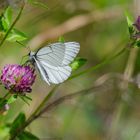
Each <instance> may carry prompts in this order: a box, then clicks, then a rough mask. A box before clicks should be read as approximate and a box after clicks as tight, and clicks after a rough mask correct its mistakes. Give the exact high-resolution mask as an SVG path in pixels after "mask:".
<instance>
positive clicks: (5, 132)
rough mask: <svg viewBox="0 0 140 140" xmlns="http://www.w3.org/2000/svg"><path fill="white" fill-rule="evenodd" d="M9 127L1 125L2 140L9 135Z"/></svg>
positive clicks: (0, 135)
mask: <svg viewBox="0 0 140 140" xmlns="http://www.w3.org/2000/svg"><path fill="white" fill-rule="evenodd" d="M9 130H10V128H9V126H8V125H1V126H0V139H4V137H6V136H8V135H9Z"/></svg>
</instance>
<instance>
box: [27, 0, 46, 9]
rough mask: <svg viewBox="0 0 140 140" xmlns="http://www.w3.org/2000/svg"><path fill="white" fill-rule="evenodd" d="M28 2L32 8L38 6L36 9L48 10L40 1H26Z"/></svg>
mask: <svg viewBox="0 0 140 140" xmlns="http://www.w3.org/2000/svg"><path fill="white" fill-rule="evenodd" d="M28 2H29V3H30V4H32V5H34V6H38V7H41V8H45V9H48V6H47V5H46V4H44V3H42V2H40V1H35V0H28Z"/></svg>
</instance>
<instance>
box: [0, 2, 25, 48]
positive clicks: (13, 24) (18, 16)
mask: <svg viewBox="0 0 140 140" xmlns="http://www.w3.org/2000/svg"><path fill="white" fill-rule="evenodd" d="M24 5H25V4H24V3H23V4H22V6H21V9H20V11H19V13H18V15H17V17H16V18H15V20H14V22H13V23H12V25H11V26H10V28H9V29H8V31H7V32H6V34H5V36H4V38H3V39H2V41H1V42H0V47H1V46H2V45H3V43H4V41H5V40H6V38H7V36H8V35H9V33H10V32H11V30H12V29H13V27H14V26H15V24H16V23H17V21H18V20H19V18H20V16H21V14H22V11H23V8H24Z"/></svg>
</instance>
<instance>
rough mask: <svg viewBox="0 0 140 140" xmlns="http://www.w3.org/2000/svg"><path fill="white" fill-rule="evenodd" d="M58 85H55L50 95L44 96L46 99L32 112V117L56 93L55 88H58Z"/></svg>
mask: <svg viewBox="0 0 140 140" xmlns="http://www.w3.org/2000/svg"><path fill="white" fill-rule="evenodd" d="M57 87H58V86H55V87H54V88H53V89H52V90H51V91H50V92H49V93H48V95H47V96H46V97H45V98H44V100H43V101H42V102H41V104H40V105H39V106H38V107H37V108H36V110H35V111H34V112H33V113H32V114H31V116H30V117H29V119H30V118H32V117H33V116H34V115H35V114H37V113H38V112H39V111H40V110H41V109H42V108H43V107H44V105H45V104H46V103H47V101H48V100H49V99H50V98H51V97H52V95H53V94H54V93H55V90H56V89H57Z"/></svg>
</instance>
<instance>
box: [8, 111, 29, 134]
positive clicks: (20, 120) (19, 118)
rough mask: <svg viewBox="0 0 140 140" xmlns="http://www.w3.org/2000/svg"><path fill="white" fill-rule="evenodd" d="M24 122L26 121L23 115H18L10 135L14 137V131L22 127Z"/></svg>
mask: <svg viewBox="0 0 140 140" xmlns="http://www.w3.org/2000/svg"><path fill="white" fill-rule="evenodd" d="M25 121H26V117H25V114H24V113H20V114H19V115H18V116H17V117H16V119H15V120H14V121H13V123H12V126H11V130H10V134H11V135H14V134H15V133H17V131H16V130H17V128H20V127H22V124H23V123H25Z"/></svg>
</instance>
